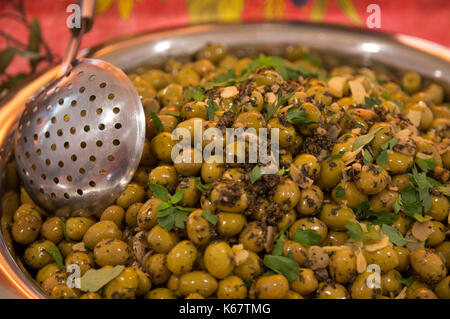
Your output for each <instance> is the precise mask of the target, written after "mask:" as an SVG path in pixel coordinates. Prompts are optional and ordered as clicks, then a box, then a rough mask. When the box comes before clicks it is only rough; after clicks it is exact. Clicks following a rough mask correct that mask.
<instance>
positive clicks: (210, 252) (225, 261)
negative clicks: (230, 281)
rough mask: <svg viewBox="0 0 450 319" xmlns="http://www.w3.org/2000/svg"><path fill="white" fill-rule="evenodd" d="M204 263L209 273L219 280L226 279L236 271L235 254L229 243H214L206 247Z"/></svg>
mask: <svg viewBox="0 0 450 319" xmlns="http://www.w3.org/2000/svg"><path fill="white" fill-rule="evenodd" d="M203 258H204V263H205V267H206V269H207V270H208V272H209V273H210V274H211V275H213V276H214V277H216V278H218V279H224V278H226V277H227V276H228V275H230V274H231V272H232V271H233V269H234V262H233V258H234V252H233V251H232V250H231V247H230V245H228V243H227V242H224V241H222V242H217V243H212V244H210V245H208V247H206V249H205V252H204V255H203Z"/></svg>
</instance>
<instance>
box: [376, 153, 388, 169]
mask: <svg viewBox="0 0 450 319" xmlns="http://www.w3.org/2000/svg"><path fill="white" fill-rule="evenodd" d="M376 161H377V164H378V165H380V166H381V167H387V165H388V153H387V151H382V152H381V153H380V154H379V155H378V156H377V159H376Z"/></svg>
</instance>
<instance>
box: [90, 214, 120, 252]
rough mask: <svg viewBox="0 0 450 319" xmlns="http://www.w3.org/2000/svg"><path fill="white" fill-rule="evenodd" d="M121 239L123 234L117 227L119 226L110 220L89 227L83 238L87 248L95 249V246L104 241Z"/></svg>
mask: <svg viewBox="0 0 450 319" xmlns="http://www.w3.org/2000/svg"><path fill="white" fill-rule="evenodd" d="M120 238H122V232H121V230H120V229H119V228H118V227H117V224H116V223H114V222H112V221H110V220H104V221H99V222H97V223H95V224H94V225H92V226H91V227H89V229H88V230H87V231H86V233H85V234H84V236H83V242H84V244H85V245H86V247H88V248H90V249H94V247H95V245H97V243H98V242H99V241H101V240H103V239H120Z"/></svg>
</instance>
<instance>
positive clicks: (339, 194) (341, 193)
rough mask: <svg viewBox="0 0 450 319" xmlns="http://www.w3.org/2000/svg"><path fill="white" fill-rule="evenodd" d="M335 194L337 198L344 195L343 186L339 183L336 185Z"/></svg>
mask: <svg viewBox="0 0 450 319" xmlns="http://www.w3.org/2000/svg"><path fill="white" fill-rule="evenodd" d="M335 196H336V197H337V198H341V197H344V196H345V189H344V187H342V186H341V185H339V186H338V187H336V193H335Z"/></svg>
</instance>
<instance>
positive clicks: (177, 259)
mask: <svg viewBox="0 0 450 319" xmlns="http://www.w3.org/2000/svg"><path fill="white" fill-rule="evenodd" d="M196 258H197V248H195V246H194V244H193V243H192V242H190V241H189V240H183V241H181V242H179V243H178V244H177V245H176V246H175V247H173V248H172V249H171V250H170V251H169V253H168V254H167V268H168V269H169V270H170V271H171V272H173V273H174V274H175V275H176V276H180V275H182V274H184V273H186V272H189V271H191V270H192V267H193V265H194V261H195V259H196Z"/></svg>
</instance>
